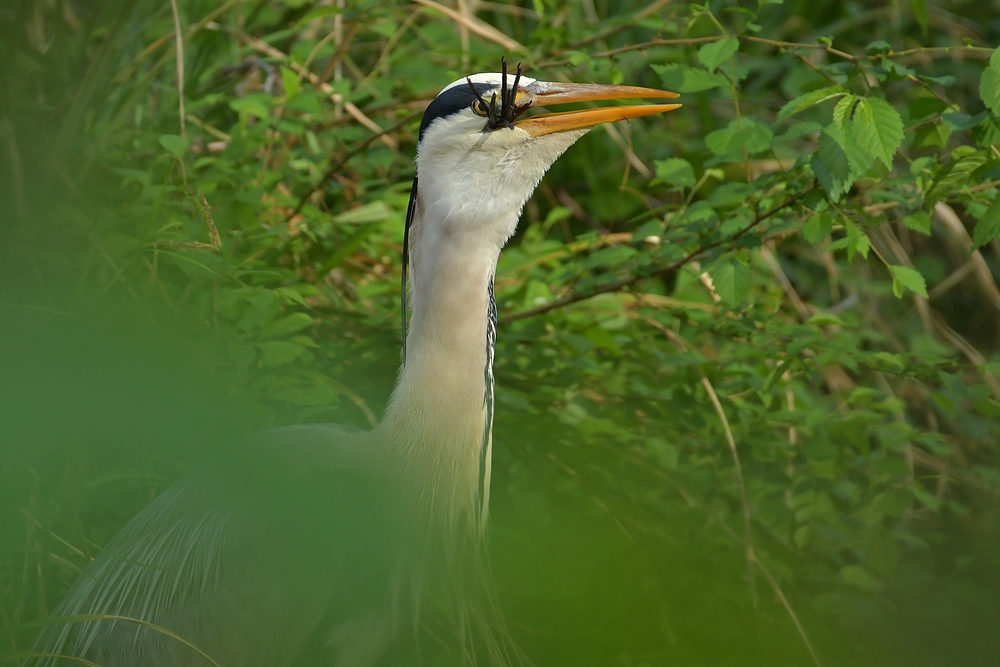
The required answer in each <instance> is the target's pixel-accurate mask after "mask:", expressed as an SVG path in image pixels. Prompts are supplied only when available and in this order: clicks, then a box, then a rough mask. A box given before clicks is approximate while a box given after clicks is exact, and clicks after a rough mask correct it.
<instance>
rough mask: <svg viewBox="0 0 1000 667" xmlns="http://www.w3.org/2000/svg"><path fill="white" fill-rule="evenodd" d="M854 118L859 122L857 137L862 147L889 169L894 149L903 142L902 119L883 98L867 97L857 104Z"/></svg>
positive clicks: (894, 152)
mask: <svg viewBox="0 0 1000 667" xmlns="http://www.w3.org/2000/svg"><path fill="white" fill-rule="evenodd" d="M855 119H856V120H858V121H859V122H860V123H861V128H860V131H859V132H858V135H857V138H858V143H859V144H860V145H861V147H862V149H864V150H865V151H867V152H868V153H870V154H871V155H874V156H875V157H877V158H878V159H879V160H881V161H882V163H883V164H884V165H885V166H886V167H887V168H889V169H892V158H893V156H894V155H895V154H896V149H897V148H899V145H900V144H901V143H903V119H902V118H900V116H899V112H897V111H896V110H895V109H893V108H892V106H891V105H890V104H889V103H888V102H886V101H885V100H883V99H880V98H878V97H868V98H865V99H863V100H861V102H860V103H859V104H858V108H857V110H856V111H855Z"/></svg>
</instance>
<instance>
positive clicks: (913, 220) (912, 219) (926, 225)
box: [903, 211, 931, 236]
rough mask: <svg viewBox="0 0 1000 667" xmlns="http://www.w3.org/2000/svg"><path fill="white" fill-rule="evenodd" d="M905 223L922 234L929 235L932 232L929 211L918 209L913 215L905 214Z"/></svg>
mask: <svg viewBox="0 0 1000 667" xmlns="http://www.w3.org/2000/svg"><path fill="white" fill-rule="evenodd" d="M903 224H904V225H906V228H907V229H912V230H913V231H915V232H920V233H921V234H927V235H928V236H929V235H930V233H931V216H930V213H928V212H927V211H917V212H916V213H914V214H912V215H904V216H903Z"/></svg>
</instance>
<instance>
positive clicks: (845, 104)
mask: <svg viewBox="0 0 1000 667" xmlns="http://www.w3.org/2000/svg"><path fill="white" fill-rule="evenodd" d="M857 99H858V98H856V97H855V96H854V95H844V96H843V97H842V98H840V101H839V102H837V106H835V107H833V122H834V124H835V125H836V126H837V128H838V129H840V130H841V131H843V130H844V123H846V122H847V120H848V119H849V118H850V117H851V109H852V108H853V107H854V103H855V101H857Z"/></svg>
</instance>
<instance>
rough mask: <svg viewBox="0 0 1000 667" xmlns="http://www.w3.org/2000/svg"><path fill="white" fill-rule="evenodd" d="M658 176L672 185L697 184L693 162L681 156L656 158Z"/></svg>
mask: <svg viewBox="0 0 1000 667" xmlns="http://www.w3.org/2000/svg"><path fill="white" fill-rule="evenodd" d="M656 177H657V178H658V179H660V180H662V181H663V182H665V183H669V184H670V185H677V186H680V187H682V188H690V187H692V186H693V185H694V184H695V178H694V169H693V168H692V167H691V163H690V162H688V161H687V160H685V159H683V158H679V157H672V158H669V159H666V160H656Z"/></svg>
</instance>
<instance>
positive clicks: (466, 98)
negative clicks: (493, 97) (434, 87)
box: [418, 82, 498, 141]
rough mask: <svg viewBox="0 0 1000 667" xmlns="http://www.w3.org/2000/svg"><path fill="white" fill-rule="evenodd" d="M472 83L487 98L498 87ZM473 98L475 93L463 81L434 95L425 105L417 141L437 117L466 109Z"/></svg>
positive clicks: (443, 116)
mask: <svg viewBox="0 0 1000 667" xmlns="http://www.w3.org/2000/svg"><path fill="white" fill-rule="evenodd" d="M472 85H473V86H475V87H476V91H477V92H478V93H479V94H480V95H482V96H483V97H485V98H488V97H489V95H490V94H492V92H493V91H496V90H497V88H498V86H497V85H496V84H495V83H474V84H472ZM474 99H476V96H475V94H473V92H472V91H471V90H470V89H469V87H468V85H466V84H465V82H463V83H462V84H461V85H458V86H454V87H452V88H450V89H448V90H446V91H444V92H443V93H441V94H440V95H438V96H437V97H435V98H434V101H433V102H431V103H430V104H429V105H428V106H427V110H426V111H424V118H423V120H421V121H420V136H419V137H418V141H419V140H420V139H423V138H424V131H425V130H427V128H428V127H430V124H431V123H433V122H434V121H435V120H437V119H438V118H446V117H448V116H450V115H452V114H453V113H457V112H459V111H461V110H462V109H468V108H469V107H470V106H471V105H472V101H473V100H474Z"/></svg>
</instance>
